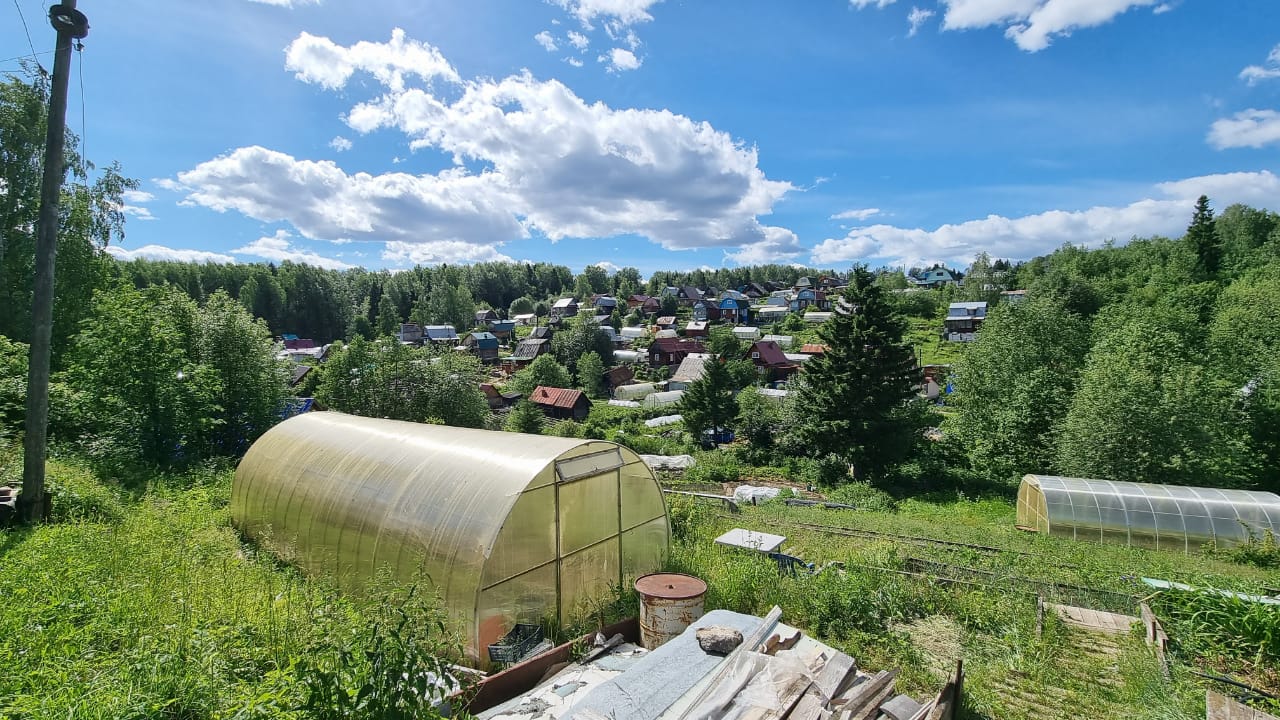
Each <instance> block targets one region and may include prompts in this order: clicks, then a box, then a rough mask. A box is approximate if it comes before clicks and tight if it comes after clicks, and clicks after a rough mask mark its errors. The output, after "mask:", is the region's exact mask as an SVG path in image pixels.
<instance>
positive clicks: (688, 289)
mask: <svg viewBox="0 0 1280 720" xmlns="http://www.w3.org/2000/svg"><path fill="white" fill-rule="evenodd" d="M676 299H677V300H679V301H680V304H681V305H688V306H690V307H692V306H693V304H694V303H696V302H698V301H699V300H701V299H702V291H701V290H699V289H698V288H696V287H694V286H692V285H685V286H684V287H682V288H680V289H679V290H678V291H677V292H676Z"/></svg>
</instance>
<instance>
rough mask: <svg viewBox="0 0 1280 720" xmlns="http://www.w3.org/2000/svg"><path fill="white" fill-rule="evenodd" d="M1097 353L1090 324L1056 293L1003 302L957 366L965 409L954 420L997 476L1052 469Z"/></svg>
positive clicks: (988, 472)
mask: <svg viewBox="0 0 1280 720" xmlns="http://www.w3.org/2000/svg"><path fill="white" fill-rule="evenodd" d="M1088 352H1089V324H1088V323H1087V322H1086V321H1085V320H1083V319H1081V318H1080V316H1078V315H1076V314H1074V313H1071V312H1069V311H1067V309H1066V308H1065V307H1063V306H1062V304H1061V303H1060V301H1059V300H1058V299H1057V298H1056V297H1052V296H1049V297H1046V296H1038V297H1034V298H1032V299H1030V300H1028V301H1026V302H1023V303H1019V304H1010V303H1005V304H1001V305H998V306H996V307H995V308H993V309H992V310H991V312H990V313H989V314H988V315H987V319H986V321H985V322H983V324H982V332H981V333H979V334H978V339H977V341H975V342H974V343H973V344H972V345H970V346H969V347H968V348H967V350H966V351H965V354H964V359H963V360H962V361H961V362H960V363H959V364H958V365H957V367H956V368H955V376H956V395H955V396H954V398H955V399H954V402H955V404H956V405H958V408H959V412H958V413H957V414H956V416H955V418H954V421H953V422H952V423H950V424H949V425H948V426H947V429H948V431H949V432H954V433H955V435H956V437H957V439H958V440H959V443H958V444H959V445H960V446H962V447H964V448H966V450H967V452H968V455H969V460H970V462H971V463H972V465H973V467H974V469H976V470H977V471H978V472H980V473H982V474H983V475H985V476H988V477H991V478H993V479H999V480H1008V479H1013V478H1019V477H1021V476H1022V475H1024V474H1026V473H1048V472H1052V471H1053V470H1054V469H1055V467H1056V464H1057V463H1056V462H1055V460H1056V456H1055V453H1056V450H1055V447H1054V442H1055V438H1056V433H1057V431H1058V427H1059V425H1060V423H1061V422H1062V419H1063V417H1065V416H1066V414H1067V408H1068V407H1070V405H1071V398H1072V397H1073V396H1074V394H1075V388H1076V380H1077V378H1078V377H1079V374H1080V369H1081V367H1082V366H1083V365H1084V358H1085V355H1086V354H1087V353H1088Z"/></svg>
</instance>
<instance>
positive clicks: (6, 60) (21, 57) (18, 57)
mask: <svg viewBox="0 0 1280 720" xmlns="http://www.w3.org/2000/svg"><path fill="white" fill-rule="evenodd" d="M53 53H54V51H53V50H42V51H40V52H38V53H24V54H22V55H14V56H13V57H11V58H4V59H3V60H0V64H4V63H9V62H13V61H14V60H25V59H27V58H31V59H33V60H36V61H37V62H39V60H37V56H39V55H52V54H53Z"/></svg>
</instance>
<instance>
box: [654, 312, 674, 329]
mask: <svg viewBox="0 0 1280 720" xmlns="http://www.w3.org/2000/svg"><path fill="white" fill-rule="evenodd" d="M654 324H655V325H657V326H658V329H659V330H675V329H676V319H675V317H674V316H672V315H663V316H662V317H660V318H658V319H657V320H655V321H654Z"/></svg>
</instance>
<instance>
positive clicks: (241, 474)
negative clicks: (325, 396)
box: [231, 412, 670, 664]
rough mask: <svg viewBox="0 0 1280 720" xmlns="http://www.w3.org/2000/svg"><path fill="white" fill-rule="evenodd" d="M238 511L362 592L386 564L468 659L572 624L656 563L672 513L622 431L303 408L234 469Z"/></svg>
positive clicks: (280, 548)
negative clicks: (424, 585)
mask: <svg viewBox="0 0 1280 720" xmlns="http://www.w3.org/2000/svg"><path fill="white" fill-rule="evenodd" d="M231 514H232V520H233V522H234V523H235V524H236V525H237V526H238V527H239V528H240V529H241V531H242V532H244V533H245V534H246V535H247V536H249V537H251V538H253V539H254V540H256V541H257V542H258V543H259V544H261V545H263V546H265V547H268V548H270V549H272V550H274V551H275V552H276V553H278V554H279V555H280V556H281V557H283V558H285V559H287V560H289V561H290V562H293V563H295V564H297V565H298V566H300V567H301V568H302V569H304V570H306V571H307V572H311V573H316V574H321V575H326V576H329V577H332V578H334V579H335V580H336V581H337V582H338V584H339V585H340V586H341V587H344V588H346V589H354V590H357V591H358V590H360V589H362V588H364V587H365V584H366V583H367V582H368V581H370V580H372V579H373V578H374V577H375V576H376V575H378V574H379V573H382V572H389V573H390V576H391V577H392V578H394V579H397V580H400V581H404V582H417V581H424V576H425V578H429V580H430V584H431V586H432V587H433V588H434V589H435V590H436V591H437V592H438V593H439V595H440V596H441V599H442V601H443V604H444V608H445V610H446V611H447V612H448V614H449V615H450V617H451V619H452V620H453V621H454V622H455V623H456V627H457V628H458V630H459V631H460V633H461V634H462V636H463V638H464V640H465V647H466V651H467V653H468V655H469V656H471V657H472V658H473V659H475V660H476V661H478V662H479V663H481V664H485V663H486V662H487V657H486V656H485V654H484V653H483V652H482V650H483V649H484V648H485V647H486V646H487V645H489V644H491V643H494V642H496V641H498V640H499V639H500V638H502V637H503V635H505V634H506V633H507V632H508V631H509V630H510V629H511V628H512V627H513V626H514V625H515V624H516V623H517V622H522V623H525V622H534V623H537V622H543V621H552V622H558V623H559V624H561V625H567V624H569V623H571V622H572V621H573V620H575V619H577V618H579V617H581V616H583V614H584V612H585V611H586V610H588V609H589V606H590V605H591V604H592V603H593V602H595V601H596V600H598V599H599V598H600V597H602V596H604V595H607V594H608V593H609V591H610V588H611V587H612V586H614V585H619V584H621V585H622V586H623V587H625V586H626V582H627V581H628V579H630V578H635V577H638V576H640V575H643V574H646V573H649V572H653V571H656V570H659V569H660V568H661V565H662V563H663V560H664V558H665V555H666V553H667V551H668V547H669V542H670V525H669V522H668V519H667V512H666V504H665V502H664V501H663V497H662V491H661V489H660V487H659V486H658V484H657V481H656V479H655V478H654V475H653V472H652V471H651V470H650V469H649V467H648V466H647V465H645V463H644V462H643V461H642V460H641V459H640V457H639V456H638V455H636V454H635V453H633V452H631V451H630V450H628V449H626V448H624V447H621V446H619V445H616V444H614V443H609V442H602V441H595V440H579V439H572V438H557V437H545V436H541V435H524V434H519V433H504V432H490V431H486V430H471V429H466V428H455V427H447V426H441V425H423V424H418V423H408V422H399V421H394V420H380V419H374V418H364V417H357V416H353V415H344V414H341V413H334V412H319V413H309V414H306V415H300V416H298V417H295V418H291V419H289V420H286V421H284V422H282V423H280V424H279V425H276V426H275V427H274V428H272V429H271V430H269V431H268V432H267V433H266V434H264V435H263V436H262V437H261V438H259V439H258V441H257V442H255V443H254V444H253V446H252V447H251V448H250V449H249V452H248V453H247V454H246V455H245V457H244V459H243V460H242V461H241V463H240V466H239V468H237V470H236V475H235V480H234V483H233V485H232V497H231Z"/></svg>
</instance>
